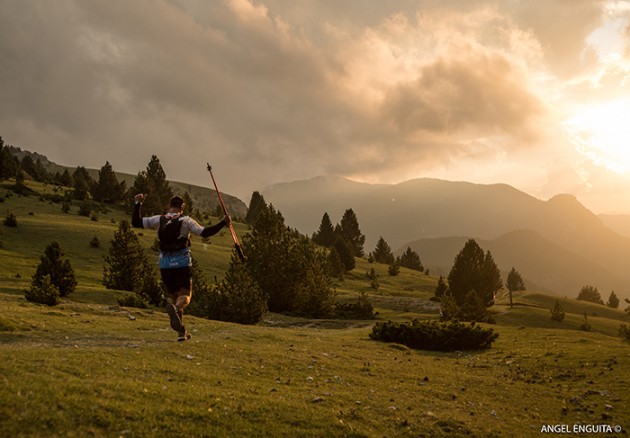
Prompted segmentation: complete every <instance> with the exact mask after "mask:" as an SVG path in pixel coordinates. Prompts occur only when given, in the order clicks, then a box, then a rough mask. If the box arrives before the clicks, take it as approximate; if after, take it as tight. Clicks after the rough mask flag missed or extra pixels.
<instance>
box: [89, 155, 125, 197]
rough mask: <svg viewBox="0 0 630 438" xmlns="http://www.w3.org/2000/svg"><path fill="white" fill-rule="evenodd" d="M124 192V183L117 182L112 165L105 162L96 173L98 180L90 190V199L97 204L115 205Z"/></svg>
mask: <svg viewBox="0 0 630 438" xmlns="http://www.w3.org/2000/svg"><path fill="white" fill-rule="evenodd" d="M125 191H126V189H125V182H124V181H123V182H122V183H120V182H118V177H117V176H116V173H115V172H114V169H113V168H112V165H111V164H110V163H109V161H106V162H105V164H104V165H103V167H101V170H99V172H98V180H97V181H96V182H95V183H94V187H93V188H92V197H93V198H94V200H95V201H98V202H105V203H108V204H116V203H118V202H120V201H122V200H123V197H124V195H125Z"/></svg>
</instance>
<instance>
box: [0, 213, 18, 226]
mask: <svg viewBox="0 0 630 438" xmlns="http://www.w3.org/2000/svg"><path fill="white" fill-rule="evenodd" d="M2 223H3V224H4V226H5V227H11V228H15V227H17V226H18V222H17V217H16V216H15V215H14V214H13V213H7V216H6V217H5V218H4V221H3V222H2Z"/></svg>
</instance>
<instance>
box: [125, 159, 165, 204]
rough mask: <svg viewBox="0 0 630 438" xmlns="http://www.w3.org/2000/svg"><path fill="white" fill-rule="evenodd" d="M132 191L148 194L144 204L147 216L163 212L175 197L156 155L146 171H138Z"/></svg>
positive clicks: (133, 192)
mask: <svg viewBox="0 0 630 438" xmlns="http://www.w3.org/2000/svg"><path fill="white" fill-rule="evenodd" d="M131 193H132V194H133V195H135V194H136V193H144V194H145V195H147V196H146V198H145V200H144V203H143V204H142V212H143V214H145V215H147V216H150V215H154V214H162V213H164V211H165V210H166V206H167V205H168V201H169V200H170V199H171V198H172V197H173V191H172V190H171V187H170V185H169V183H168V181H167V180H166V173H165V172H164V169H162V166H161V165H160V160H159V159H158V157H157V156H156V155H152V156H151V161H149V164H148V165H147V169H146V171H141V172H138V175H137V176H136V178H135V180H134V182H133V186H132V187H131Z"/></svg>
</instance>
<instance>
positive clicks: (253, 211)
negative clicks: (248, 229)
mask: <svg viewBox="0 0 630 438" xmlns="http://www.w3.org/2000/svg"><path fill="white" fill-rule="evenodd" d="M266 206H267V203H266V202H265V198H264V197H263V196H262V195H261V194H260V193H259V192H257V191H256V192H254V193H252V198H251V199H250V201H249V207H248V208H247V214H246V215H245V222H247V223H248V224H250V225H253V224H254V222H256V218H257V217H258V214H259V213H260V211H261V210H262V209H264V208H266Z"/></svg>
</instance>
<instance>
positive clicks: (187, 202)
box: [182, 191, 195, 214]
mask: <svg viewBox="0 0 630 438" xmlns="http://www.w3.org/2000/svg"><path fill="white" fill-rule="evenodd" d="M182 199H183V200H184V205H185V206H186V207H185V208H186V211H187V212H189V214H192V212H193V206H194V205H195V204H194V202H193V200H192V198H191V197H190V193H188V192H187V191H186V192H184V195H183V196H182Z"/></svg>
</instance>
